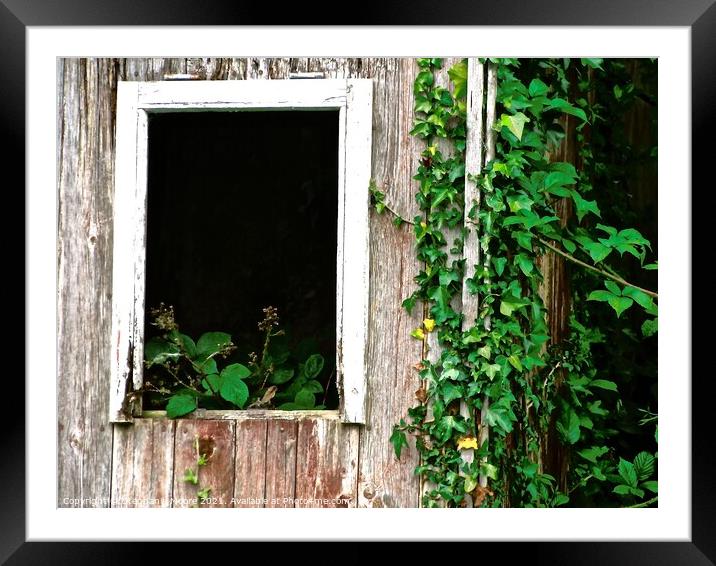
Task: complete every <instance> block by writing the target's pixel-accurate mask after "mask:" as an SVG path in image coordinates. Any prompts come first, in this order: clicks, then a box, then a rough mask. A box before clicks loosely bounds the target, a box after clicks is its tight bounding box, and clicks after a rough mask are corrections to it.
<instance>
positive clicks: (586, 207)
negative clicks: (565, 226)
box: [570, 190, 602, 261]
mask: <svg viewBox="0 0 716 566" xmlns="http://www.w3.org/2000/svg"><path fill="white" fill-rule="evenodd" d="M570 194H571V195H572V200H573V201H574V204H575V206H576V207H577V210H576V212H577V219H578V220H579V221H580V222H581V221H582V218H584V217H585V216H586V215H587V214H588V213H590V212H591V213H592V214H594V215H596V216H598V217H599V218H601V217H602V213H601V211H600V210H599V206H597V201H595V200H586V199H584V198H582V195H580V194H579V193H578V192H577V191H574V190H572V191H570ZM595 261H597V260H595Z"/></svg>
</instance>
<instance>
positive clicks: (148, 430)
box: [112, 419, 175, 507]
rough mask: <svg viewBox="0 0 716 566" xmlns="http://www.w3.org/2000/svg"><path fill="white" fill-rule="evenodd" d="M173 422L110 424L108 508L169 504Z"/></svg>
mask: <svg viewBox="0 0 716 566" xmlns="http://www.w3.org/2000/svg"><path fill="white" fill-rule="evenodd" d="M174 431H175V421H172V420H168V419H136V420H135V421H134V424H124V425H116V426H114V447H113V453H112V462H113V466H112V507H170V506H171V497H172V491H173V485H172V484H173V475H174Z"/></svg>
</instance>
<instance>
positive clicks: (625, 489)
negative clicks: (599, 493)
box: [612, 484, 631, 495]
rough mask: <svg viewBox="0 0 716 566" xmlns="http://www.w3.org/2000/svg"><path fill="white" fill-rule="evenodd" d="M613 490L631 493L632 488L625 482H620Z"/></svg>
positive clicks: (614, 491) (620, 492) (626, 493)
mask: <svg viewBox="0 0 716 566" xmlns="http://www.w3.org/2000/svg"><path fill="white" fill-rule="evenodd" d="M612 492H613V493H617V494H619V495H631V489H630V488H629V486H628V485H624V484H619V485H618V486H616V487H615V488H614V489H613V490H612Z"/></svg>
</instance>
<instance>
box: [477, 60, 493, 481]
mask: <svg viewBox="0 0 716 566" xmlns="http://www.w3.org/2000/svg"><path fill="white" fill-rule="evenodd" d="M496 101H497V68H496V67H495V65H494V64H493V63H489V64H488V66H487V101H486V103H485V105H486V109H485V163H489V162H490V161H491V160H493V159H494V158H495V130H494V129H493V125H494V124H495V104H496ZM483 265H486V266H489V265H490V254H485V258H484V263H483ZM490 327H491V321H490V317H486V318H485V328H486V329H487V330H489V329H490ZM489 408H490V400H489V399H488V397H487V395H485V397H484V398H483V400H482V410H481V411H480V434H479V436H478V439H477V445H478V446H482V445H483V444H484V443H485V442H487V441H488V440H489V438H490V427H489V426H488V425H487V410H488V409H489ZM480 486H481V487H487V476H486V475H485V474H480Z"/></svg>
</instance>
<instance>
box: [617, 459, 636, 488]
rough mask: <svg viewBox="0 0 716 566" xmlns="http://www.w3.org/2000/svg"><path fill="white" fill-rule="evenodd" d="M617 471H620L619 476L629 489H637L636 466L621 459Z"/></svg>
mask: <svg viewBox="0 0 716 566" xmlns="http://www.w3.org/2000/svg"><path fill="white" fill-rule="evenodd" d="M617 470H618V471H619V476H620V477H621V478H622V480H624V483H625V484H627V485H628V486H629V487H636V485H637V475H636V470H635V469H634V464H632V463H631V462H629V461H628V460H625V459H624V458H619V466H618V467H617Z"/></svg>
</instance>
